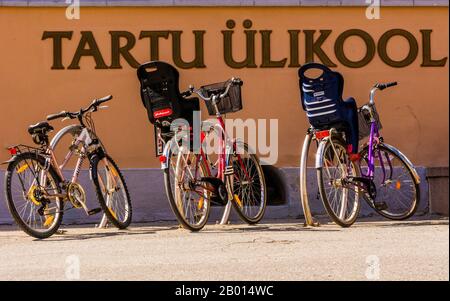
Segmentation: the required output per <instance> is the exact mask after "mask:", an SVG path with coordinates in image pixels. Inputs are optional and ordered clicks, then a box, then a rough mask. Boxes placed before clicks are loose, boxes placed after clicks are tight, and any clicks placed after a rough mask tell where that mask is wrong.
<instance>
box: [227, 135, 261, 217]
mask: <svg viewBox="0 0 450 301" xmlns="http://www.w3.org/2000/svg"><path fill="white" fill-rule="evenodd" d="M243 150H244V152H246V153H247V154H248V156H249V157H250V159H251V160H252V162H253V164H254V165H255V167H256V170H257V172H258V175H257V178H258V179H259V181H260V186H261V188H262V189H263V191H262V193H261V194H262V197H261V199H260V201H261V202H262V206H261V208H260V210H259V212H258V214H257V215H255V216H254V217H249V216H248V215H247V214H245V212H243V207H242V208H241V206H240V205H239V204H238V203H237V201H236V200H235V199H233V201H232V202H231V203H232V204H233V207H234V209H235V210H236V212H237V214H238V215H239V218H240V219H241V220H242V221H244V222H245V223H247V224H249V225H253V224H257V223H259V222H260V221H261V219H262V218H263V217H264V213H265V211H266V207H267V187H266V181H265V178H264V172H263V170H262V167H261V164H260V163H259V159H258V157H257V156H256V155H255V154H251V153H249V146H248V144H247V143H243ZM234 168H235V175H236V166H234ZM233 188H234V187H233ZM233 193H235V191H234V189H233ZM239 197H240V196H239ZM242 199H243V198H242V197H240V201H241V202H242Z"/></svg>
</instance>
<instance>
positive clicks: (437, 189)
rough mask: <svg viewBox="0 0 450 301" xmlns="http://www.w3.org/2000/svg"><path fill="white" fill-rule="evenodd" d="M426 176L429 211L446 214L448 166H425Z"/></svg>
mask: <svg viewBox="0 0 450 301" xmlns="http://www.w3.org/2000/svg"><path fill="white" fill-rule="evenodd" d="M426 178H427V182H428V199H429V201H430V211H431V213H437V214H441V215H445V216H448V203H449V196H448V184H449V183H448V167H432V168H427V174H426Z"/></svg>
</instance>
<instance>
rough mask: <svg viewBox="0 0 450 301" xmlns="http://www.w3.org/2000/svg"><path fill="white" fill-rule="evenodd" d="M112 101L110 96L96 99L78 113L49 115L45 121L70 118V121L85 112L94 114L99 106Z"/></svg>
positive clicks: (63, 112) (64, 112)
mask: <svg viewBox="0 0 450 301" xmlns="http://www.w3.org/2000/svg"><path fill="white" fill-rule="evenodd" d="M111 99H112V95H108V96H105V97H102V98H98V99H94V100H93V101H92V103H91V104H90V105H89V106H88V107H87V108H85V109H80V111H78V112H67V111H61V112H59V113H56V114H50V115H48V116H47V120H48V121H50V120H55V119H59V118H66V117H67V118H70V119H74V118H77V117H78V116H81V115H83V114H85V113H86V112H89V111H92V112H95V111H97V108H98V106H100V105H101V104H102V103H104V102H107V101H109V100H111Z"/></svg>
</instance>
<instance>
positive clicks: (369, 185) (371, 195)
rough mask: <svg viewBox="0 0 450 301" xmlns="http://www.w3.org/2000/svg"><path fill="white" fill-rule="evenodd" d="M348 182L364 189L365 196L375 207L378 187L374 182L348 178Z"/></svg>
mask: <svg viewBox="0 0 450 301" xmlns="http://www.w3.org/2000/svg"><path fill="white" fill-rule="evenodd" d="M346 182H347V183H350V184H354V185H355V186H357V187H359V188H362V190H363V193H364V196H365V197H366V198H367V199H369V200H370V202H371V203H372V204H374V206H375V199H376V197H377V187H376V185H375V183H374V182H373V180H371V179H368V178H365V177H347V179H346ZM361 185H362V187H361Z"/></svg>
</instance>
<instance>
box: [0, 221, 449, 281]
mask: <svg viewBox="0 0 450 301" xmlns="http://www.w3.org/2000/svg"><path fill="white" fill-rule="evenodd" d="M301 222H302V221H301V220H289V221H282V220H268V221H267V220H266V221H265V222H264V223H262V224H260V225H256V226H248V225H243V224H233V225H227V226H220V225H208V226H207V227H206V228H205V229H204V230H203V231H201V232H199V233H190V232H188V231H185V230H182V229H179V228H178V227H177V226H176V225H175V224H174V223H172V222H171V223H167V222H166V223H162V222H159V223H147V224H142V225H133V226H132V227H131V228H130V229H129V230H125V231H118V230H116V229H95V228H93V226H92V225H87V226H77V227H73V226H71V227H65V228H64V229H65V230H66V232H65V233H64V234H62V235H55V236H53V237H51V238H50V239H47V240H43V241H38V240H34V239H33V238H30V237H28V236H26V235H25V234H24V233H23V232H21V231H18V230H17V229H16V228H15V227H12V226H0V280H77V279H81V280H367V279H369V280H447V281H448V280H449V227H448V219H447V218H436V217H434V218H427V219H426V220H424V219H422V220H414V221H405V222H391V221H373V220H365V221H359V222H357V223H356V224H355V225H354V226H352V227H351V228H348V229H343V228H340V227H338V226H336V225H334V224H325V225H322V226H321V227H319V228H305V227H303V225H302V224H301Z"/></svg>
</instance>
